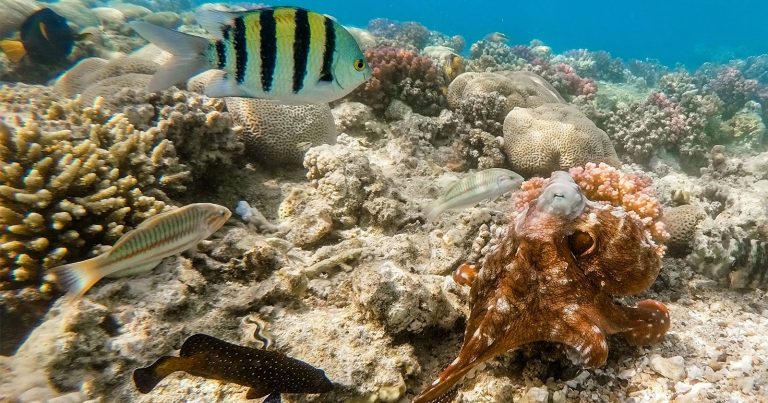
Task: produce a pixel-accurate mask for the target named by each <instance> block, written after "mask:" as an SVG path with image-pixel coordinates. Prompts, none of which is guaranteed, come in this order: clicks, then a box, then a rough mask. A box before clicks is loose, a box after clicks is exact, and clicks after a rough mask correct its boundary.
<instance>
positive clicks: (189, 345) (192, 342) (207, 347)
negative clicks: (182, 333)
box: [179, 333, 229, 357]
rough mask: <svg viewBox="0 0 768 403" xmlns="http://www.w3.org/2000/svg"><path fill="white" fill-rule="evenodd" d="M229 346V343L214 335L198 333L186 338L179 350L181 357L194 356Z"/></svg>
mask: <svg viewBox="0 0 768 403" xmlns="http://www.w3.org/2000/svg"><path fill="white" fill-rule="evenodd" d="M228 346H229V343H227V342H225V341H223V340H219V339H217V338H215V337H213V336H208V335H207V334H203V333H196V334H193V335H192V336H189V337H188V338H187V339H186V340H184V344H182V345H181V350H180V351H179V357H192V356H194V355H196V354H200V353H201V352H206V351H211V350H214V349H217V348H221V347H224V348H225V349H226V347H228Z"/></svg>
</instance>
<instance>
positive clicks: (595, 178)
mask: <svg viewBox="0 0 768 403" xmlns="http://www.w3.org/2000/svg"><path fill="white" fill-rule="evenodd" d="M570 174H571V177H573V179H574V181H575V182H576V184H577V185H579V187H580V188H581V190H582V192H584V196H586V197H587V198H588V199H589V200H592V201H599V202H605V203H608V204H610V205H612V206H615V207H621V208H622V209H624V210H626V211H627V212H628V213H629V214H630V215H633V216H635V217H636V218H638V219H639V220H640V222H642V223H643V225H644V226H645V229H646V230H647V231H648V235H649V236H650V237H651V238H652V239H653V240H655V241H656V242H657V243H658V244H663V243H664V242H666V240H667V239H668V238H669V234H668V233H667V232H666V229H665V227H664V224H663V223H662V220H661V217H662V208H661V203H660V202H659V201H658V199H657V198H656V196H655V194H654V191H653V188H652V187H651V180H650V178H648V177H646V176H644V175H642V174H640V173H624V172H621V171H619V170H618V169H616V168H614V167H612V166H610V165H608V164H606V163H600V164H595V163H592V162H590V163H587V164H585V165H584V166H583V167H580V166H579V167H573V168H571V169H570ZM546 185H547V181H546V180H545V179H543V178H540V177H535V178H532V179H530V180H528V181H526V182H523V184H522V186H521V187H520V192H519V193H518V195H517V197H516V199H515V207H516V209H517V210H518V211H521V210H522V209H523V208H524V207H525V206H526V205H527V204H528V203H529V202H531V201H533V200H535V199H536V198H537V197H539V195H540V194H541V192H542V189H543V188H544V187H545V186H546Z"/></svg>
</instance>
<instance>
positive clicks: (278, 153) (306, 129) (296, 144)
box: [225, 98, 336, 164]
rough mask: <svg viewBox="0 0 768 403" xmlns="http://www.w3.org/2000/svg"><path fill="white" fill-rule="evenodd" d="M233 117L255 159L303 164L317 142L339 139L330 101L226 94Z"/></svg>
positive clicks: (329, 141)
mask: <svg viewBox="0 0 768 403" xmlns="http://www.w3.org/2000/svg"><path fill="white" fill-rule="evenodd" d="M225 102H226V104H227V110H229V113H230V114H231V116H232V119H233V120H234V121H235V122H236V123H237V124H239V125H240V126H242V127H243V131H242V133H241V135H240V138H241V139H242V140H243V142H244V143H245V145H246V147H247V148H248V150H249V151H250V153H251V154H252V155H253V158H254V159H255V160H258V161H261V162H263V163H267V164H282V163H291V164H300V163H301V162H302V161H303V160H304V153H305V152H306V151H307V150H308V149H309V148H310V147H313V146H317V145H320V144H329V143H334V142H335V141H336V126H335V123H334V120H333V114H331V108H330V107H329V106H328V105H327V104H319V105H315V104H307V105H283V104H278V103H275V102H272V101H269V100H261V99H252V98H225Z"/></svg>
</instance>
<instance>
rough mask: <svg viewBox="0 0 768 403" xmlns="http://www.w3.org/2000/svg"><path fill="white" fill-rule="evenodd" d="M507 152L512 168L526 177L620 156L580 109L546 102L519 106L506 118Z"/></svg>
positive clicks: (613, 162) (614, 160) (612, 161)
mask: <svg viewBox="0 0 768 403" xmlns="http://www.w3.org/2000/svg"><path fill="white" fill-rule="evenodd" d="M504 152H505V154H506V155H507V159H508V160H509V163H510V166H511V167H512V170H514V171H515V172H518V173H520V174H521V175H524V176H532V175H543V176H547V175H548V174H549V173H551V172H553V171H557V170H561V169H568V168H570V167H574V166H578V165H583V164H586V163H587V162H607V163H608V164H610V165H618V164H619V159H618V157H617V155H616V151H614V149H613V145H611V141H610V140H609V139H608V136H607V135H606V134H605V132H603V131H602V130H600V129H598V128H597V126H595V124H594V123H592V121H590V120H589V119H587V117H586V116H584V114H583V113H581V111H579V109H578V108H576V107H575V106H572V105H567V104H544V105H542V106H539V107H537V108H533V109H528V108H515V109H513V110H512V111H511V112H509V114H508V115H507V117H506V118H505V119H504Z"/></svg>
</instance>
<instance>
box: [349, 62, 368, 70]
mask: <svg viewBox="0 0 768 403" xmlns="http://www.w3.org/2000/svg"><path fill="white" fill-rule="evenodd" d="M352 65H353V66H354V67H355V70H357V71H363V69H364V68H365V61H364V60H363V59H355V62H354V63H353V64H352Z"/></svg>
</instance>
